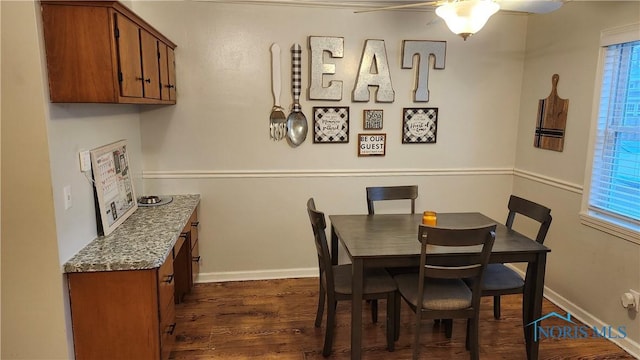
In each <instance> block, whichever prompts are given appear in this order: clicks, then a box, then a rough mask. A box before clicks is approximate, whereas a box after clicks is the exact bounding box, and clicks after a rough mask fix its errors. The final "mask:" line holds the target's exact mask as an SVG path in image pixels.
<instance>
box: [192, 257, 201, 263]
mask: <svg viewBox="0 0 640 360" xmlns="http://www.w3.org/2000/svg"><path fill="white" fill-rule="evenodd" d="M192 260H193V262H197V263H199V262H200V255H198V256H194V257H193V259H192Z"/></svg>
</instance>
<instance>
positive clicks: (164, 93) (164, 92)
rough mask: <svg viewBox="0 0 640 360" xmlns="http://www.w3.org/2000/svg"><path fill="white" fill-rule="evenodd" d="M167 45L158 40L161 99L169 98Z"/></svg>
mask: <svg viewBox="0 0 640 360" xmlns="http://www.w3.org/2000/svg"><path fill="white" fill-rule="evenodd" d="M168 48H169V47H168V46H167V45H166V44H165V43H163V42H161V41H158V54H159V55H158V60H159V62H160V98H161V99H162V100H170V98H169V65H168V64H169V63H168V62H167V49H168Z"/></svg>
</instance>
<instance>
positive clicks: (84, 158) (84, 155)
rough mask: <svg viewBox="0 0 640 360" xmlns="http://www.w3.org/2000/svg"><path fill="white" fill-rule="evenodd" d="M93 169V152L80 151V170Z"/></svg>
mask: <svg viewBox="0 0 640 360" xmlns="http://www.w3.org/2000/svg"><path fill="white" fill-rule="evenodd" d="M89 170H91V154H90V153H89V151H84V150H83V151H80V171H82V172H85V171H89Z"/></svg>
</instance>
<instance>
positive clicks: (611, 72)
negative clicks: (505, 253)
mask: <svg viewBox="0 0 640 360" xmlns="http://www.w3.org/2000/svg"><path fill="white" fill-rule="evenodd" d="M625 29H627V30H629V29H630V30H631V31H628V32H627V31H620V30H619V29H616V30H615V31H612V32H604V33H603V36H602V46H603V47H602V53H603V56H602V58H601V65H600V70H601V71H600V73H601V78H600V89H599V94H598V93H596V96H597V99H596V102H597V107H596V108H594V109H595V110H596V111H597V119H596V127H595V135H594V141H593V146H592V149H593V163H592V164H591V165H592V166H591V179H590V186H589V191H588V192H587V195H586V196H587V198H588V200H587V203H586V212H585V213H584V214H582V215H583V216H582V219H583V222H585V223H587V225H597V226H596V227H598V228H603V227H604V228H605V229H604V230H605V231H607V230H608V232H612V233H614V234H615V235H618V236H622V237H624V238H627V239H629V240H632V241H634V242H639V243H640V235H639V234H640V232H639V230H640V113H639V112H638V104H640V39H639V38H638V37H639V36H638V30H637V29H638V25H635V30H634V26H631V27H626V28H625ZM590 218H591V219H595V222H594V221H592V220H589V219H590Z"/></svg>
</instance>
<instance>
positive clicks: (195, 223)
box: [191, 221, 200, 227]
mask: <svg viewBox="0 0 640 360" xmlns="http://www.w3.org/2000/svg"><path fill="white" fill-rule="evenodd" d="M199 225H200V221H194V222H192V223H191V226H192V227H198V226H199Z"/></svg>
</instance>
